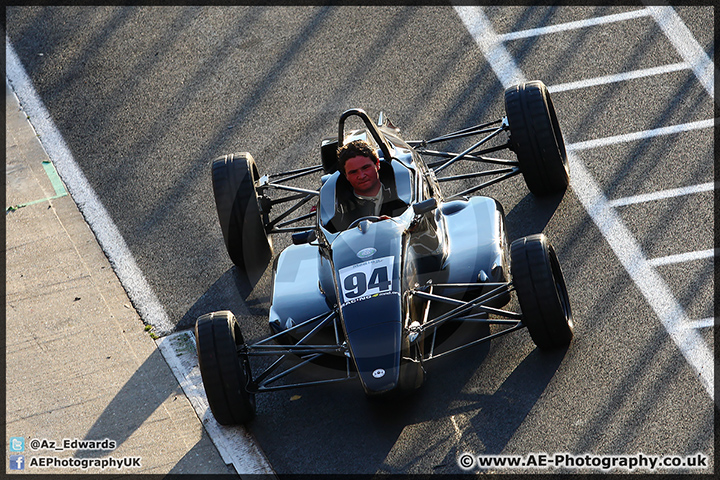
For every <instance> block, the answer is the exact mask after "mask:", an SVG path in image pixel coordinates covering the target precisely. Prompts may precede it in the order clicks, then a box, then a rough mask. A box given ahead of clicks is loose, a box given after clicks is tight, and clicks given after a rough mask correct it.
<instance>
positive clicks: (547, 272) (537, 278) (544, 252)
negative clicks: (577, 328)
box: [510, 234, 573, 350]
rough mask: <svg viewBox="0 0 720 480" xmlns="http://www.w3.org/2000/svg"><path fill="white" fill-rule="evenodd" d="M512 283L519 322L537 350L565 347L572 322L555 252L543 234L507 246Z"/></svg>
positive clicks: (571, 331)
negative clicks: (525, 329)
mask: <svg viewBox="0 0 720 480" xmlns="http://www.w3.org/2000/svg"><path fill="white" fill-rule="evenodd" d="M510 259H511V270H512V281H513V285H514V286H515V291H516V292H517V296H518V302H519V303H520V310H522V322H523V324H525V326H527V329H528V331H529V332H530V336H531V337H532V339H533V342H535V345H537V346H538V348H540V349H543V350H547V349H552V348H559V347H564V346H566V345H568V344H569V343H570V340H571V339H572V337H573V319H572V311H571V309H570V298H569V296H568V292H567V287H566V286H565V279H564V278H563V274H562V271H561V270H560V262H559V261H558V258H557V255H556V254H555V249H553V247H552V245H550V243H549V242H548V240H547V237H545V235H543V234H538V235H530V236H527V237H523V238H519V239H517V240H515V241H514V242H513V243H512V245H510Z"/></svg>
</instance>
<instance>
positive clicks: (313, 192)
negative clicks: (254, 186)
mask: <svg viewBox="0 0 720 480" xmlns="http://www.w3.org/2000/svg"><path fill="white" fill-rule="evenodd" d="M270 187H273V188H277V189H278V190H288V191H290V192H300V193H305V194H308V195H320V192H319V191H318V190H308V189H307V188H300V187H291V186H290V185H281V184H279V183H266V184H265V185H261V186H260V187H259V188H261V189H263V190H266V189H268V188H270Z"/></svg>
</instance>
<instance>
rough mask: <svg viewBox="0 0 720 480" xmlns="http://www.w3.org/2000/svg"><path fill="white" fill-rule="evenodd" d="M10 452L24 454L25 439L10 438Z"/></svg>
mask: <svg viewBox="0 0 720 480" xmlns="http://www.w3.org/2000/svg"><path fill="white" fill-rule="evenodd" d="M10 451H11V452H24V451H25V439H24V438H23V437H10Z"/></svg>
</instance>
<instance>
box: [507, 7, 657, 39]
mask: <svg viewBox="0 0 720 480" xmlns="http://www.w3.org/2000/svg"><path fill="white" fill-rule="evenodd" d="M648 15H650V12H649V11H648V10H646V9H640V10H633V11H630V12H624V13H616V14H613V15H605V16H602V17H594V18H588V19H586V20H578V21H575V22H567V23H559V24H557V25H550V26H547V27H540V28H532V29H529V30H520V31H517V32H509V33H504V34H502V35H496V38H497V41H498V42H507V41H510V40H518V39H520V38H528V37H537V36H539V35H547V34H549V33H557V32H564V31H567V30H577V29H580V28H585V27H592V26H595V25H603V24H606V23H613V22H622V21H625V20H632V19H635V18H640V17H646V16H648Z"/></svg>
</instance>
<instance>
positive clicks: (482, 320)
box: [453, 312, 518, 325]
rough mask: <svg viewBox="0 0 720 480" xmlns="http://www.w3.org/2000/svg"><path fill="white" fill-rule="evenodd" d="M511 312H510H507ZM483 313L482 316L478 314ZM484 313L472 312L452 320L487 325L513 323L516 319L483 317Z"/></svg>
mask: <svg viewBox="0 0 720 480" xmlns="http://www.w3.org/2000/svg"><path fill="white" fill-rule="evenodd" d="M509 313H512V312H509ZM480 315H483V316H480ZM484 315H486V314H485V313H474V314H471V315H468V316H467V317H458V318H454V319H453V320H457V321H460V322H473V323H484V324H488V325H515V324H516V323H517V322H518V320H516V319H510V320H504V319H500V318H485V317H484Z"/></svg>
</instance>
